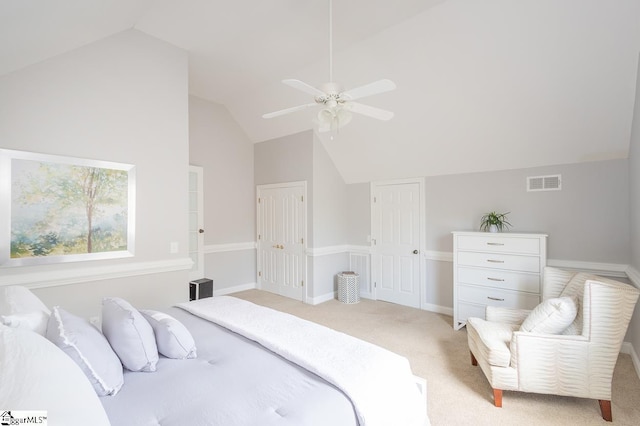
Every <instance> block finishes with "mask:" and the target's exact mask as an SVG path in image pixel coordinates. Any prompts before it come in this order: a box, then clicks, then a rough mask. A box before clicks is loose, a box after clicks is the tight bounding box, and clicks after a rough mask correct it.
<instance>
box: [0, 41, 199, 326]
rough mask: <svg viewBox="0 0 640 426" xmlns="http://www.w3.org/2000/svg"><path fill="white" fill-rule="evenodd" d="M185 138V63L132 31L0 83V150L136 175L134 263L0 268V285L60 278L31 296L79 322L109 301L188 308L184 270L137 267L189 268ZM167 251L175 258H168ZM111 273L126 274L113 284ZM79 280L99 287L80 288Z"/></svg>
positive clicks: (175, 52)
mask: <svg viewBox="0 0 640 426" xmlns="http://www.w3.org/2000/svg"><path fill="white" fill-rule="evenodd" d="M188 131H189V129H188V57H187V53H186V52H185V51H183V50H181V49H178V48H176V47H174V46H172V45H170V44H168V43H165V42H162V41H160V40H158V39H155V38H153V37H150V36H148V35H145V34H143V33H141V32H138V31H136V30H128V31H124V32H122V33H118V34H116V35H113V36H110V37H107V38H105V39H102V40H99V41H97V42H95V43H92V44H89V45H86V46H84V47H81V48H79V49H76V50H73V51H70V52H68V53H65V54H62V55H59V56H56V57H53V58H50V59H48V60H45V61H43V62H40V63H37V64H34V65H31V66H29V67H26V68H23V69H21V70H18V71H15V72H13V73H10V74H6V75H4V76H2V77H0V148H5V149H12V150H20V151H32V152H37V153H45V154H54V155H61V156H71V157H80V158H87V159H96V160H105V161H113V162H119V163H127V164H133V165H135V168H136V222H135V238H136V245H135V256H134V257H133V258H125V259H111V260H101V261H91V262H75V263H64V264H55V265H48V266H45V265H42V266H33V267H10V268H9V267H3V268H1V269H0V285H2V284H3V283H5V284H6V283H7V282H16V281H18V282H21V283H22V281H25V280H26V281H29V279H30V278H29V277H35V276H39V277H43V276H44V277H47V278H48V277H53V276H60V275H64V276H65V277H66V279H67V281H68V282H69V284H68V285H60V286H57V287H49V288H42V289H39V290H35V291H36V293H38V294H40V295H41V296H42V297H43V299H44V301H45V303H47V304H48V305H49V306H51V305H54V304H59V305H62V306H63V307H65V308H67V309H69V310H70V311H71V312H74V313H77V314H80V315H90V314H95V313H96V312H99V309H100V300H101V298H102V296H107V295H109V296H120V297H124V298H129V299H130V301H131V302H132V303H133V304H135V305H137V306H141V307H145V306H161V305H164V306H168V305H170V304H173V303H176V302H179V301H183V300H186V299H187V298H188V267H185V266H182V267H176V268H173V269H171V268H167V271H164V272H157V270H154V271H155V272H153V273H146V272H145V269H144V267H145V266H148V265H149V264H158V265H164V264H165V263H171V264H178V263H180V262H182V264H183V265H185V264H188V263H187V262H188V255H187V232H188V222H187V211H188V193H187V188H188V162H189V157H188V156H189V146H188V143H189V141H188ZM172 242H177V243H178V247H179V252H178V253H176V254H170V252H169V251H170V250H169V247H170V244H171V243H172ZM111 269H120V270H123V271H124V272H121V273H120V274H119V275H118V276H117V277H115V276H113V274H111V275H110V274H109V271H110V270H111ZM79 271H82V273H83V274H87V276H95V277H96V278H95V279H96V280H98V281H95V282H82V281H81V279H82V277H83V276H84V275H81V274H80V272H79ZM95 271H105V274H106V276H107V277H109V278H108V279H106V278H105V279H103V278H101V277H100V276H99V275H98V274H97V273H96V272H95ZM74 274H76V275H75V276H76V278H77V279H74ZM78 274H80V275H78ZM78 277H80V278H78ZM47 278H45V279H44V280H42V281H46V279H47ZM21 280H22V281H21ZM42 281H40V282H24V283H23V284H24V285H28V286H41V285H46V282H42Z"/></svg>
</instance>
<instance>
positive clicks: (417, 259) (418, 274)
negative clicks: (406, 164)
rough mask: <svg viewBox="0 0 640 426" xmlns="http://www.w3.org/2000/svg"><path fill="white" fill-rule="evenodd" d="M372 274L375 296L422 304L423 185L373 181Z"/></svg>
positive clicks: (381, 298)
mask: <svg viewBox="0 0 640 426" xmlns="http://www.w3.org/2000/svg"><path fill="white" fill-rule="evenodd" d="M371 213H372V223H371V226H372V244H373V255H372V276H373V281H374V285H375V291H376V298H377V299H379V300H385V301H388V302H393V303H398V304H401V305H405V306H412V307H416V308H419V307H420V294H421V291H420V290H421V283H422V275H423V274H422V268H423V262H422V256H421V255H420V252H421V251H422V250H421V248H422V239H421V234H422V232H421V226H420V225H421V185H420V183H419V182H409V183H389V184H373V185H372V207H371Z"/></svg>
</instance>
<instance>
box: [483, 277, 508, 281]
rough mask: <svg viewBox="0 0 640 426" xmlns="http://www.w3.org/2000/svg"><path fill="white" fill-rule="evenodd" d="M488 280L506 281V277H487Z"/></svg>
mask: <svg viewBox="0 0 640 426" xmlns="http://www.w3.org/2000/svg"><path fill="white" fill-rule="evenodd" d="M487 279H488V280H490V281H504V278H491V277H487Z"/></svg>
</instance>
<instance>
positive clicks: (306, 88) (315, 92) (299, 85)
mask: <svg viewBox="0 0 640 426" xmlns="http://www.w3.org/2000/svg"><path fill="white" fill-rule="evenodd" d="M282 82H283V83H284V84H286V85H287V86H291V87H293V88H294V89H298V90H302V91H303V92H305V93H308V94H310V95H312V96H314V97H316V98H317V97H323V96H326V95H325V93H324V92H323V91H322V90H320V89H316V88H315V87H313V86H311V85H309V84H307V83H305V82H304V81H300V80H293V79H289V80H282Z"/></svg>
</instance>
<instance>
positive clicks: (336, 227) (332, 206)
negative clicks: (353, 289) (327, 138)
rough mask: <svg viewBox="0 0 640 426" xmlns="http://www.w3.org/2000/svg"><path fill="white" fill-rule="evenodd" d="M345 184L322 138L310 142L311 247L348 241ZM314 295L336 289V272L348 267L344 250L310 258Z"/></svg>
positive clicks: (320, 294)
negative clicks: (311, 149) (311, 156)
mask: <svg viewBox="0 0 640 426" xmlns="http://www.w3.org/2000/svg"><path fill="white" fill-rule="evenodd" d="M347 208H348V205H347V185H346V184H345V183H344V180H343V179H342V176H340V173H339V172H338V170H337V169H336V167H335V165H334V163H333V161H332V160H331V158H330V157H329V154H328V153H327V150H326V149H325V147H324V145H323V143H322V141H320V140H319V138H317V137H315V135H314V142H313V223H312V232H313V247H331V246H343V245H345V244H346V243H347V232H346V231H347V220H348V215H347ZM313 264H314V265H313V296H314V297H318V296H322V295H326V294H330V293H333V292H334V291H337V287H336V281H335V280H336V274H337V273H339V272H342V271H345V270H347V269H348V266H349V256H348V254H347V253H336V254H333V255H325V256H318V257H314V258H313Z"/></svg>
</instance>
